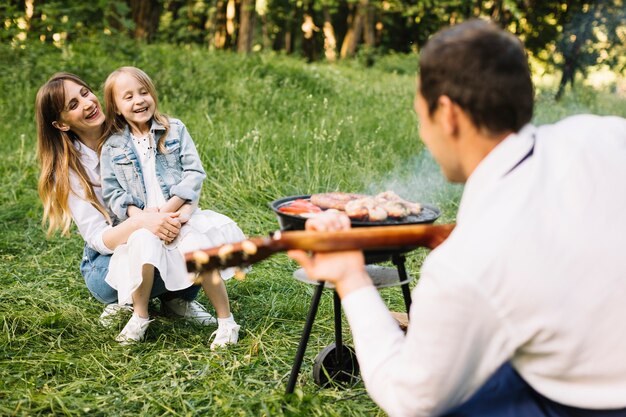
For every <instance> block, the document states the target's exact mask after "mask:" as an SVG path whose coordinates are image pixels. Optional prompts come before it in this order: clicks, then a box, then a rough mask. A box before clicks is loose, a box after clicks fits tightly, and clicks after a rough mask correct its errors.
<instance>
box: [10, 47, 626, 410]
mask: <svg viewBox="0 0 626 417" xmlns="http://www.w3.org/2000/svg"><path fill="white" fill-rule="evenodd" d="M96 46H97V47H96ZM0 54H2V56H3V60H2V62H0V88H1V91H2V92H3V94H2V95H1V96H0V124H1V125H2V126H3V130H2V131H3V133H2V135H0V149H2V152H1V153H0V181H1V184H2V186H1V187H0V204H1V207H2V210H0V259H1V263H0V380H2V381H3V384H2V387H1V388H0V415H48V414H66V415H81V414H85V415H103V416H109V415H150V416H152V415H224V416H261V415H266V416H275V415H307V416H372V415H381V416H382V415H384V413H382V412H381V411H380V410H379V409H378V408H377V407H376V405H375V404H374V403H373V402H372V401H371V400H369V399H368V397H367V395H366V393H365V390H364V388H363V385H362V383H359V384H357V385H356V386H354V387H352V388H350V389H346V390H344V389H332V388H331V389H320V388H319V387H317V386H316V385H315V384H314V382H313V379H312V376H311V368H312V363H313V359H314V357H315V355H316V354H317V353H318V352H319V351H321V350H322V349H323V348H324V347H325V346H326V345H328V344H329V343H331V342H332V341H333V321H332V296H331V293H330V292H329V291H327V292H326V294H324V297H323V299H322V303H321V306H320V311H319V314H318V318H317V320H316V322H315V326H314V328H313V334H312V337H311V340H310V342H309V345H308V350H307V354H306V356H305V362H304V365H303V369H302V372H301V373H300V379H299V381H298V385H297V390H296V395H294V396H292V397H291V398H286V397H285V396H284V389H285V384H286V381H287V377H288V375H289V371H290V369H291V364H292V361H293V358H294V355H295V351H296V346H297V343H298V340H299V336H300V333H301V331H302V327H303V324H304V319H305V315H306V311H307V309H308V305H309V301H310V297H311V295H312V292H313V288H312V287H310V286H307V285H305V284H302V283H300V282H299V281H296V280H294V279H293V278H292V272H293V271H294V270H295V268H296V266H295V264H294V263H293V262H291V261H290V260H288V259H287V258H286V256H284V255H282V254H281V255H276V256H274V257H272V258H270V259H269V260H267V261H264V262H262V263H260V264H258V265H257V266H255V267H254V268H253V270H252V272H251V273H250V274H249V275H248V276H247V278H246V279H245V280H244V281H235V280H232V281H229V282H228V284H227V286H228V291H229V294H230V297H231V300H232V307H233V312H234V314H235V317H236V318H237V320H238V321H239V322H240V324H241V325H242V332H241V336H242V337H241V341H240V343H239V344H238V345H237V346H235V347H233V348H230V349H228V350H225V351H219V352H217V353H215V352H211V351H210V350H209V349H208V337H209V335H210V334H211V332H212V331H213V330H214V328H213V327H209V328H203V327H200V326H194V325H188V324H184V323H182V322H179V321H173V320H171V319H168V318H165V317H162V316H160V315H158V303H154V305H153V308H154V313H155V317H156V320H155V321H154V323H153V324H152V325H151V327H150V328H149V330H148V334H147V341H145V342H144V343H141V344H139V345H136V346H132V347H121V346H119V345H118V344H117V343H116V342H115V341H114V340H113V338H114V337H115V335H116V334H117V332H118V331H119V329H120V328H121V327H122V326H123V324H124V321H123V320H120V322H119V323H118V326H117V327H116V328H115V329H113V330H110V329H109V330H107V329H103V328H102V327H100V326H99V324H98V321H97V317H98V315H99V314H100V312H101V310H102V306H101V305H100V304H99V303H98V302H97V301H95V300H94V299H93V298H91V297H90V295H89V293H88V291H87V290H86V288H85V286H84V284H83V282H82V278H81V275H80V273H79V270H78V264H79V262H80V255H81V250H82V240H81V238H80V236H78V235H77V234H76V233H75V232H73V233H72V236H71V237H70V238H62V237H59V236H56V237H53V238H52V239H49V240H48V239H46V237H45V234H44V232H43V229H42V227H41V205H40V203H39V200H38V197H37V191H36V184H37V175H38V168H37V161H36V155H35V147H36V136H35V124H34V114H33V103H34V97H35V93H36V90H37V88H38V87H39V86H40V85H41V84H42V83H43V82H44V81H45V80H46V79H47V78H48V77H49V76H50V75H51V74H53V73H54V72H56V71H60V70H66V71H71V72H75V73H77V74H78V75H80V76H82V77H83V78H84V79H86V80H87V81H88V82H90V83H91V84H92V86H93V87H94V88H95V89H96V90H97V91H99V89H100V85H101V83H102V81H103V80H104V78H105V77H106V75H107V74H108V73H109V72H110V71H112V70H113V69H115V68H116V67H118V66H121V65H136V66H139V67H141V68H142V69H144V70H145V71H146V72H147V73H148V74H149V75H151V76H152V78H153V79H154V81H155V83H156V85H157V90H158V92H159V94H160V97H159V98H160V105H161V110H163V111H164V112H166V113H168V114H170V115H172V116H175V117H178V118H180V119H182V120H183V122H185V123H186V124H187V127H188V128H189V130H190V132H191V134H192V136H193V137H194V140H195V142H196V145H197V147H198V149H199V152H200V153H201V156H202V159H203V161H204V164H205V168H206V170H207V173H208V178H207V180H206V182H205V184H204V188H203V195H202V200H201V206H202V207H203V208H210V209H213V210H216V211H219V212H222V213H224V214H227V215H229V216H231V217H232V218H234V219H235V220H236V221H237V222H238V223H239V225H240V226H241V227H242V229H243V230H244V232H246V233H247V234H249V235H261V234H267V233H269V232H270V231H273V230H275V229H277V227H278V224H277V221H276V218H275V216H274V214H273V213H272V212H271V210H270V209H269V208H268V202H270V201H271V200H273V199H275V198H278V197H281V196H286V195H294V194H306V193H312V192H320V191H334V190H342V191H355V192H357V191H358V192H370V193H374V192H378V191H383V190H385V189H393V190H395V191H396V192H398V193H400V194H401V195H403V196H405V197H406V198H410V199H415V200H418V201H422V202H429V203H432V204H435V205H437V206H439V207H440V208H441V209H442V210H443V216H442V218H441V222H451V221H454V218H455V213H456V207H457V204H458V198H459V196H460V192H461V188H460V187H458V186H456V187H455V186H449V185H447V184H445V182H444V181H443V179H442V178H441V175H440V174H439V171H438V169H437V168H436V166H435V165H434V163H433V162H432V160H431V159H430V158H429V157H428V155H427V153H426V152H425V151H424V150H423V146H422V145H421V143H420V141H419V138H418V135H417V126H416V122H415V117H414V115H413V113H412V110H411V108H412V98H413V90H414V74H413V73H412V69H413V68H414V67H415V65H414V62H415V61H414V59H415V58H413V57H399V56H394V57H390V58H389V59H387V60H382V61H379V62H378V63H377V65H375V66H374V67H373V68H369V69H364V68H362V67H361V66H360V65H359V64H358V63H351V64H343V65H339V66H331V65H325V64H314V65H307V64H304V63H302V62H300V61H298V60H295V59H293V58H289V57H284V56H278V55H276V56H274V55H272V56H270V55H263V56H252V57H249V58H243V57H241V56H237V55H231V54H208V53H207V52H205V51H203V50H201V49H198V48H191V49H187V48H184V47H180V48H172V47H169V46H159V45H156V46H142V47H137V46H134V45H133V44H126V43H121V44H112V43H106V42H102V43H100V44H98V45H96V44H76V45H73V46H72V48H68V49H66V50H63V51H58V50H41V49H33V48H29V49H25V50H21V51H19V52H16V51H11V50H8V49H7V47H6V46H0ZM550 93H551V92H550V91H549V90H545V89H544V90H542V92H541V93H540V94H539V97H538V100H539V102H538V108H537V111H536V114H537V116H536V120H537V121H538V122H540V123H546V122H551V121H555V120H557V119H559V118H561V117H563V116H566V115H570V114H574V113H581V112H595V113H600V114H619V115H621V116H626V106H625V105H624V104H625V103H626V100H625V99H624V98H621V99H620V98H619V97H617V96H615V95H613V94H609V93H596V92H593V91H590V90H588V89H583V88H581V89H579V90H577V91H575V92H573V93H569V94H568V95H567V96H566V97H565V99H564V100H563V101H562V102H561V103H555V102H553V101H552V100H551V99H550ZM424 256H425V252H422V251H416V252H415V253H413V254H411V255H410V256H409V259H408V269H409V271H410V272H411V273H412V274H414V275H417V274H418V271H419V265H420V263H421V260H422V259H423V257H424ZM382 294H383V296H384V297H385V299H386V300H387V302H388V303H389V305H390V306H392V307H393V308H394V309H396V310H402V305H403V304H402V299H401V294H400V291H399V290H398V289H388V290H384V291H383V293H382ZM200 300H201V302H203V303H205V304H207V305H208V302H207V300H206V299H205V298H204V296H202V297H201V298H200ZM344 328H345V329H346V332H345V335H346V339H347V340H348V341H349V340H350V339H349V336H348V332H347V329H348V327H347V325H346V326H345V327H344Z"/></svg>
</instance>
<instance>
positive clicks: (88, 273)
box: [80, 245, 200, 304]
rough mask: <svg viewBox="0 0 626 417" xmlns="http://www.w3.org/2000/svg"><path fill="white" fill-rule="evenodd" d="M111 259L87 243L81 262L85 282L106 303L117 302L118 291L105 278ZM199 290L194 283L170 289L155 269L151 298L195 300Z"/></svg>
mask: <svg viewBox="0 0 626 417" xmlns="http://www.w3.org/2000/svg"><path fill="white" fill-rule="evenodd" d="M110 261H111V255H102V254H100V253H99V252H96V251H95V250H93V249H91V248H90V247H88V246H87V245H85V249H84V250H83V260H82V261H81V263H80V272H81V274H82V275H83V277H84V278H85V284H87V289H89V292H91V295H93V296H94V298H95V299H96V300H98V301H100V302H101V303H104V304H111V303H116V302H117V291H116V290H115V289H113V288H111V286H110V285H109V284H107V283H106V281H105V280H104V278H106V276H107V272H109V262H110ZM198 291H200V286H199V285H192V286H190V287H189V288H185V289H184V290H179V291H168V290H167V288H165V283H164V282H163V279H162V278H161V275H159V271H158V270H155V271H154V284H153V285H152V292H151V293H150V298H153V297H159V298H161V299H162V300H165V301H167V300H171V299H173V298H182V299H184V300H187V301H193V300H195V299H196V296H197V295H198Z"/></svg>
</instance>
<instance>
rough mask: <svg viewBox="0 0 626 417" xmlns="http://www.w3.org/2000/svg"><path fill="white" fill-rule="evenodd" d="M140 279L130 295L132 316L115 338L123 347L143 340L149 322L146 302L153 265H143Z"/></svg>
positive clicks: (152, 276) (150, 287)
mask: <svg viewBox="0 0 626 417" xmlns="http://www.w3.org/2000/svg"><path fill="white" fill-rule="evenodd" d="M141 278H142V280H141V284H139V287H137V289H136V290H135V291H134V292H133V294H132V296H133V309H134V312H133V315H132V316H131V318H130V320H128V323H126V326H124V328H123V329H122V331H121V332H120V334H118V335H117V337H116V338H115V340H117V341H118V342H120V343H121V344H123V345H127V344H130V343H134V342H139V341H141V340H143V338H144V336H145V334H146V330H147V329H148V325H149V324H150V321H151V320H149V317H148V301H149V300H150V292H151V291H152V284H153V282H154V265H151V264H144V265H143V266H142V269H141Z"/></svg>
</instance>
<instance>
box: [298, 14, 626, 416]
mask: <svg viewBox="0 0 626 417" xmlns="http://www.w3.org/2000/svg"><path fill="white" fill-rule="evenodd" d="M532 108H533V88H532V83H531V79H530V71H529V69H528V63H527V59H526V55H525V53H524V49H523V47H522V45H521V43H520V42H519V41H518V40H517V39H516V38H515V37H514V36H512V35H511V34H509V33H507V32H505V31H503V30H501V29H499V28H497V27H496V26H494V25H492V24H490V23H487V22H483V21H478V20H475V21H470V22H466V23H463V24H460V25H457V26H454V27H452V28H449V29H447V30H444V31H442V32H440V33H438V34H436V35H435V36H434V37H433V38H432V39H431V40H430V41H429V42H428V44H427V45H426V47H425V48H424V50H423V51H422V55H421V59H420V79H419V87H418V93H417V96H416V99H415V111H416V113H417V115H418V117H419V121H420V136H421V138H422V140H423V141H424V143H425V145H426V146H427V148H428V149H429V150H430V152H431V153H432V154H433V157H434V158H435V160H436V161H437V162H438V164H439V165H440V167H441V169H442V171H443V173H444V174H445V176H446V177H447V178H448V179H449V180H450V181H453V182H461V183H465V190H464V193H463V197H462V199H461V203H460V206H459V211H458V213H457V226H456V228H455V230H454V231H453V232H452V234H451V235H450V236H449V238H448V239H447V240H446V241H445V242H444V243H443V244H442V245H440V246H439V247H438V248H436V249H435V250H434V251H433V252H431V253H430V255H429V256H428V258H427V259H426V260H425V262H424V264H423V266H422V270H421V277H420V280H419V283H418V284H417V286H416V287H415V289H414V290H413V294H412V295H413V301H414V302H413V304H412V308H411V311H410V322H409V327H408V331H407V333H406V335H405V334H403V333H402V331H401V330H400V329H399V328H398V326H397V324H396V322H395V321H394V320H393V318H392V316H391V314H390V313H389V311H388V310H387V308H386V306H385V305H384V303H383V302H382V300H381V298H380V296H379V295H378V292H377V291H376V289H375V288H374V286H373V285H372V282H371V280H370V278H369V277H368V276H367V273H366V272H365V268H364V262H363V255H362V253H361V252H358V251H349V252H341V253H334V254H333V253H317V254H313V255H312V256H309V255H308V254H306V253H304V252H301V251H292V252H290V256H291V257H293V258H294V259H296V260H297V261H298V262H299V263H300V264H301V265H302V266H303V267H304V268H305V270H306V272H307V274H308V276H309V277H310V278H314V279H319V280H327V281H330V282H332V283H334V285H335V288H336V291H337V292H338V294H339V295H340V297H341V298H342V305H343V308H344V310H345V312H346V316H347V318H348V321H349V322H350V327H351V329H352V334H353V339H354V343H355V346H356V352H357V356H358V359H359V364H360V368H361V372H362V375H363V380H364V381H365V386H366V387H367V389H368V392H369V393H370V395H371V396H372V398H373V399H374V400H375V401H376V402H377V403H378V404H379V405H380V406H381V407H382V408H383V409H384V410H385V411H386V412H387V413H388V414H389V415H391V416H433V415H447V416H481V417H489V416H594V417H597V416H626V256H624V250H625V249H624V248H626V216H625V215H624V213H626V186H625V185H624V181H625V180H626V120H624V119H622V118H619V117H598V116H592V115H581V116H573V117H570V118H567V119H564V120H562V121H561V122H559V123H556V124H554V125H546V126H541V127H535V126H532V125H531V124H529V123H528V122H529V121H530V119H531V116H532ZM349 225H350V220H349V219H348V218H347V217H345V216H341V215H337V214H330V213H325V214H323V215H321V216H319V217H315V218H313V219H310V220H309V221H308V222H307V226H306V227H307V229H309V230H339V229H345V228H348V227H349Z"/></svg>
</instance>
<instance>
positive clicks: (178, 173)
mask: <svg viewBox="0 0 626 417" xmlns="http://www.w3.org/2000/svg"><path fill="white" fill-rule="evenodd" d="M168 120H169V123H170V129H169V132H168V134H167V137H166V138H165V150H166V151H165V153H161V152H160V151H159V150H158V149H157V152H156V158H155V163H156V174H157V179H158V180H159V185H160V186H161V190H162V191H163V195H164V196H165V199H166V200H169V199H170V198H171V197H172V196H178V197H180V198H182V199H183V200H185V201H187V202H192V203H197V202H198V200H199V199H200V190H201V188H202V181H203V180H204V179H205V178H206V173H205V172H204V169H203V168H202V162H201V161H200V156H199V155H198V151H197V150H196V147H195V145H194V143H193V140H192V139H191V136H189V133H188V132H187V128H186V127H185V125H184V124H183V122H181V121H180V120H178V119H172V118H170V119H168ZM150 132H151V133H152V134H153V136H154V140H155V142H156V143H158V141H159V138H160V137H161V135H162V134H163V133H164V132H165V128H164V127H163V126H161V125H160V124H159V123H157V122H155V121H154V120H153V121H152V126H151V127H150ZM100 175H101V178H102V197H103V198H104V202H105V204H107V205H108V206H109V207H110V208H111V211H113V213H114V214H115V216H116V217H117V221H116V222H115V223H118V222H120V221H123V220H125V219H127V218H128V214H127V208H128V206H129V205H134V206H136V207H138V208H140V209H143V208H144V207H145V204H146V200H147V197H146V187H145V185H144V181H143V173H142V171H141V164H140V163H139V159H138V153H137V150H136V149H135V145H134V144H133V140H132V138H131V135H130V129H129V128H128V126H126V129H125V130H124V132H123V133H116V134H114V135H112V136H110V137H109V138H108V139H107V140H106V142H105V143H104V145H103V147H102V153H101V154H100Z"/></svg>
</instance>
